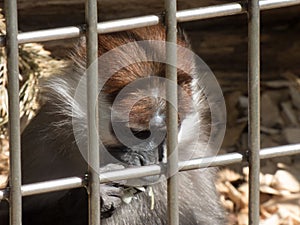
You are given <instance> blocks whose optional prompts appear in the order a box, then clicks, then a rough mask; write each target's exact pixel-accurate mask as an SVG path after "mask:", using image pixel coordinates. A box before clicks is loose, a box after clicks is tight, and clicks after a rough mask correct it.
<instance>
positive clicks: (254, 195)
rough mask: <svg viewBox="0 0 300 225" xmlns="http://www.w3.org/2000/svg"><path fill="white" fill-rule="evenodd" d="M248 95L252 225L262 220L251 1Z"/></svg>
mask: <svg viewBox="0 0 300 225" xmlns="http://www.w3.org/2000/svg"><path fill="white" fill-rule="evenodd" d="M248 40H249V41H248V93H249V94H248V96H249V113H248V115H249V122H248V123H249V124H248V129H249V224H250V225H258V224H259V218H260V210H259V206H260V197H259V187H260V183H259V173H260V156H259V152H260V11H259V1H258V0H249V1H248Z"/></svg>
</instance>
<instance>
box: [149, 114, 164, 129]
mask: <svg viewBox="0 0 300 225" xmlns="http://www.w3.org/2000/svg"><path fill="white" fill-rule="evenodd" d="M149 126H150V128H154V129H158V130H164V129H166V121H165V116H163V115H155V116H154V117H153V118H152V119H150V121H149Z"/></svg>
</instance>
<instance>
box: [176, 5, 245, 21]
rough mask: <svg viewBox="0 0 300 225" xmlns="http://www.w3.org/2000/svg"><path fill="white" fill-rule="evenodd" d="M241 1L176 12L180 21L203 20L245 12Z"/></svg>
mask: <svg viewBox="0 0 300 225" xmlns="http://www.w3.org/2000/svg"><path fill="white" fill-rule="evenodd" d="M245 11H246V9H244V8H243V6H242V4H240V3H229V4H223V5H215V6H208V7H201V8H196V9H187V10H182V11H179V12H177V13H176V17H177V21H178V22H188V21H193V20H203V19H209V18H214V17H221V16H230V15H236V14H240V13H243V12H245Z"/></svg>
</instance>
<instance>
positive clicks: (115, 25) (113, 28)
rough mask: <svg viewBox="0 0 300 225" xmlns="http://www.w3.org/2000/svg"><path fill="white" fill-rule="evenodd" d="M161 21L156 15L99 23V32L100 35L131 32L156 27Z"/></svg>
mask: <svg viewBox="0 0 300 225" xmlns="http://www.w3.org/2000/svg"><path fill="white" fill-rule="evenodd" d="M159 20H160V18H159V16H155V15H149V16H141V17H133V18H129V19H120V20H113V21H108V22H102V23H98V25H97V31H98V33H100V34H106V33H112V32H117V31H124V30H130V29H134V28H139V27H146V26H152V25H156V24H158V23H159Z"/></svg>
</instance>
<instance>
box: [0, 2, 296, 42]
mask: <svg viewBox="0 0 300 225" xmlns="http://www.w3.org/2000/svg"><path fill="white" fill-rule="evenodd" d="M299 4H300V0H264V1H260V2H259V5H260V8H261V10H268V9H276V8H282V7H289V6H293V5H299ZM245 12H246V10H245V9H244V8H243V5H242V4H241V3H238V2H237V3H229V4H222V5H216V6H207V7H201V8H195V9H188V10H182V11H178V12H177V13H176V17H177V21H178V22H188V21H194V20H203V19H209V18H215V17H221V16H231V15H237V14H241V13H245ZM159 21H160V18H159V16H157V15H148V16H141V17H134V18H129V19H120V20H112V21H107V22H101V23H98V25H97V30H98V33H101V34H105V33H110V32H116V31H122V30H128V29H134V28H139V27H145V26H151V25H155V24H158V23H159ZM81 33H83V28H82V27H76V26H70V27H63V28H56V29H47V30H39V31H31V32H24V33H20V34H19V35H18V40H19V44H24V43H29V42H44V41H51V40H61V39H66V38H76V37H79V36H80V34H81ZM3 46H5V36H0V47H3Z"/></svg>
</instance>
